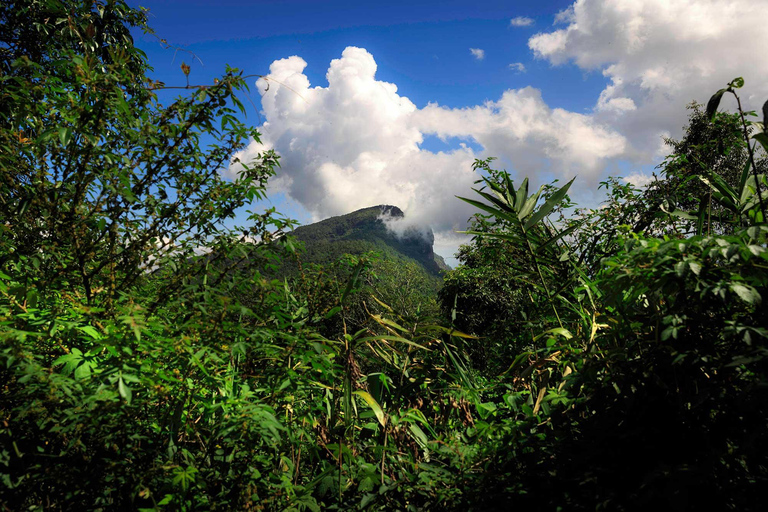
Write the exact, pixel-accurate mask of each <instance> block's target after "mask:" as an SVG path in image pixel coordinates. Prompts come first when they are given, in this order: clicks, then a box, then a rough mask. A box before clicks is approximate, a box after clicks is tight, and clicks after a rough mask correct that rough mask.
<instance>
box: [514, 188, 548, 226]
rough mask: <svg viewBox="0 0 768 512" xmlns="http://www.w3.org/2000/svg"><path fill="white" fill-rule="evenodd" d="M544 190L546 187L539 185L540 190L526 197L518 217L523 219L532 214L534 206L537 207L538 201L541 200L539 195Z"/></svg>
mask: <svg viewBox="0 0 768 512" xmlns="http://www.w3.org/2000/svg"><path fill="white" fill-rule="evenodd" d="M543 191H544V187H539V190H538V192H536V193H535V194H533V195H532V196H531V197H529V198H528V199H526V201H525V204H524V205H523V207H522V208H520V211H519V213H518V214H517V216H518V218H519V219H520V220H523V219H524V218H526V217H527V216H528V215H530V214H531V212H532V211H533V209H534V208H536V203H537V202H538V201H539V196H541V193H542V192H543Z"/></svg>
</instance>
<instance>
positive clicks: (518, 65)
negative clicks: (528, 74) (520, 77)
mask: <svg viewBox="0 0 768 512" xmlns="http://www.w3.org/2000/svg"><path fill="white" fill-rule="evenodd" d="M509 69H511V70H512V71H516V72H518V73H525V64H523V63H522V62H513V63H512V64H510V65H509Z"/></svg>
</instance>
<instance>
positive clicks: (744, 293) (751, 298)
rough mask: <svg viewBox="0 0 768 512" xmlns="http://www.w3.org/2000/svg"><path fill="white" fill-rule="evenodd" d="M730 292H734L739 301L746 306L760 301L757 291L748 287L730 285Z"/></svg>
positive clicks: (735, 284) (737, 284) (736, 284)
mask: <svg viewBox="0 0 768 512" xmlns="http://www.w3.org/2000/svg"><path fill="white" fill-rule="evenodd" d="M731 291H733V292H735V293H736V295H738V296H739V297H740V298H741V300H743V301H744V302H746V303H748V304H758V303H759V302H760V300H761V299H762V298H761V297H760V294H759V293H758V291H757V290H755V289H754V288H752V287H751V286H748V285H743V284H739V283H731Z"/></svg>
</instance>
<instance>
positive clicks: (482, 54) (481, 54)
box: [469, 48, 485, 60]
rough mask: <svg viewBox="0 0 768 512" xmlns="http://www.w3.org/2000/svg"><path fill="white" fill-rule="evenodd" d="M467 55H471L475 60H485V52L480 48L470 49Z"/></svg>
mask: <svg viewBox="0 0 768 512" xmlns="http://www.w3.org/2000/svg"><path fill="white" fill-rule="evenodd" d="M469 53H471V54H472V56H473V57H474V58H476V59H477V60H483V59H484V58H485V50H481V49H480V48H470V49H469Z"/></svg>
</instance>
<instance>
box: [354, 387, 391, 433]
mask: <svg viewBox="0 0 768 512" xmlns="http://www.w3.org/2000/svg"><path fill="white" fill-rule="evenodd" d="M354 394H356V395H357V396H359V397H360V398H362V399H363V400H365V403H366V404H368V407H370V408H371V410H372V411H373V414H375V415H376V419H377V420H379V423H381V426H382V427H386V426H387V417H386V415H385V414H384V410H383V409H382V408H381V406H380V405H379V403H378V402H377V401H376V399H375V398H373V397H372V396H371V394H370V393H368V392H367V391H355V393H354Z"/></svg>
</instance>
